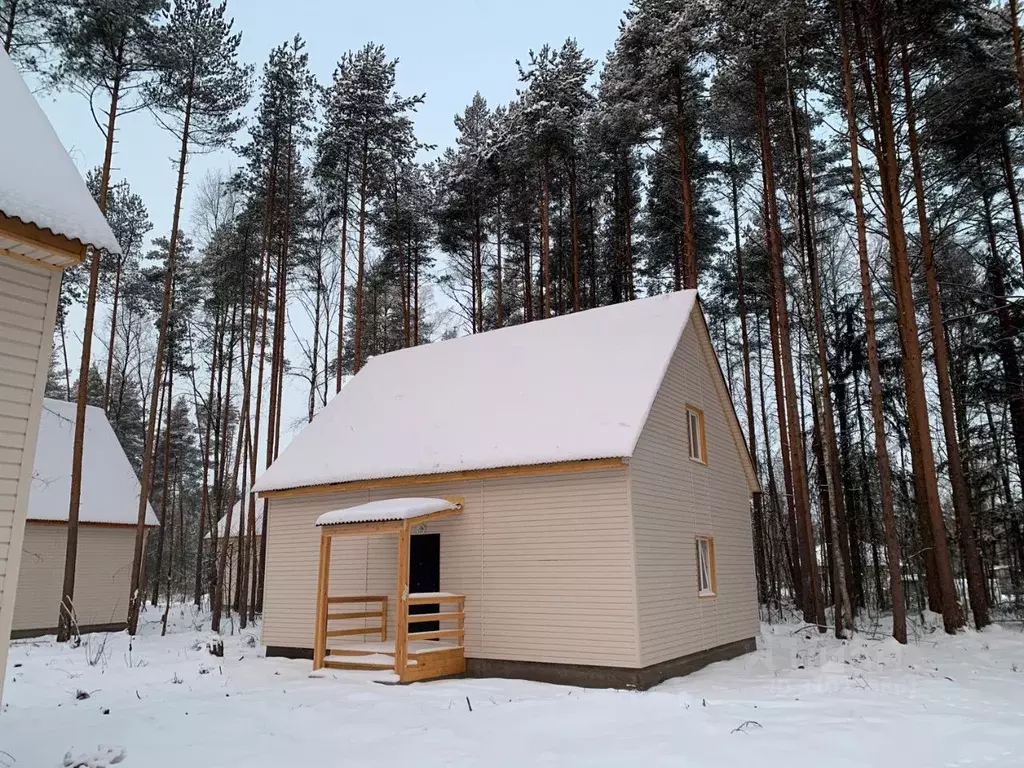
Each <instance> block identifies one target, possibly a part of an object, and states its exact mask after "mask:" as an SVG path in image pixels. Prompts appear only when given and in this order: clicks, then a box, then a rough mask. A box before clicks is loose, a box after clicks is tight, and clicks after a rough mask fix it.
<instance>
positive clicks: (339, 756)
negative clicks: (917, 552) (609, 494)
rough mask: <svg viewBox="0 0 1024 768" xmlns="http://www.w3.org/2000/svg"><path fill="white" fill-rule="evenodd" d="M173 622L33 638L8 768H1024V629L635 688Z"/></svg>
mask: <svg viewBox="0 0 1024 768" xmlns="http://www.w3.org/2000/svg"><path fill="white" fill-rule="evenodd" d="M173 618H174V624H175V625H176V626H175V631H174V632H173V633H172V634H169V635H168V636H167V637H165V638H161V637H160V636H159V624H158V623H156V622H157V621H158V616H157V614H156V613H155V612H151V613H149V614H147V615H146V619H145V621H146V627H145V628H144V631H143V632H142V634H141V635H140V636H139V637H138V638H136V639H135V641H134V643H133V644H132V645H131V646H129V642H128V637H127V636H126V635H124V634H118V635H107V636H102V635H93V636H91V637H89V638H87V642H83V644H82V646H81V647H79V648H71V647H69V646H62V645H57V644H56V643H54V642H53V639H52V638H46V639H43V640H40V641H22V642H18V643H16V644H15V645H14V647H13V648H12V650H11V655H10V661H9V662H8V669H7V684H6V687H5V690H4V713H3V715H0V750H2V751H0V766H17V767H18V768H21V767H26V768H50V766H59V765H61V762H62V759H63V756H64V754H65V752H67V751H68V750H69V749H71V750H74V753H75V754H76V755H77V754H79V753H83V752H87V751H95V749H96V746H97V745H98V744H103V745H116V746H117V747H121V748H124V750H126V754H127V757H126V758H125V759H124V761H123V762H122V763H120V764H119V765H121V766H126V768H170V767H171V766H173V767H174V768H180V767H181V766H197V767H200V768H202V767H209V768H218V767H220V766H246V767H247V768H271V767H273V768H282V766H327V765H331V766H334V765H337V766H362V765H371V764H372V765H375V766H410V765H487V766H526V765H534V764H538V763H540V764H549V765H559V766H563V765H588V766H597V765H599V766H620V765H643V766H663V765H664V766H668V765H671V766H714V767H715V768H722V766H727V767H728V766H757V768H770V767H772V766H784V767H785V768H793V766H803V765H827V766H829V768H843V767H844V766H889V765H892V766H900V767H901V768H906V767H907V766H910V767H912V768H913V767H917V766H974V765H984V766H1022V765H1024V633H1022V632H1021V631H1019V630H1018V629H1007V628H1000V627H993V628H991V629H988V630H986V631H985V632H983V633H974V632H967V633H964V634H961V635H958V636H956V637H952V638H949V637H946V636H944V635H943V634H942V633H940V632H935V633H927V632H921V633H919V637H918V639H917V640H916V641H915V642H913V643H912V644H911V645H910V646H909V647H907V648H901V647H900V646H898V645H897V644H896V643H894V642H893V641H892V640H889V639H884V638H875V637H872V636H870V635H866V634H862V635H859V636H858V638H857V639H856V640H854V641H852V642H851V643H848V644H841V643H839V642H837V641H835V640H834V639H831V638H830V637H827V636H826V637H821V636H819V635H818V634H817V633H815V632H811V631H807V630H804V631H799V625H782V626H774V627H769V626H765V627H764V629H763V631H762V636H761V638H760V639H759V641H758V644H759V647H760V650H759V651H758V652H757V653H755V654H750V655H748V656H745V657H743V658H740V659H735V660H733V661H729V662H724V663H721V664H716V665H714V666H711V667H708V668H706V669H704V670H703V671H701V672H698V673H696V674H694V675H691V676H689V677H685V678H680V679H677V680H672V681H669V682H667V683H665V684H664V685H662V686H660V687H658V688H656V689H654V690H652V691H648V692H646V693H637V692H626V691H598V690H581V689H570V688H562V687H557V686H549V685H541V684H536V683H526V682H520V681H508V680H458V681H441V682H433V683H420V684H416V685H412V686H407V687H399V686H385V685H380V684H378V683H375V682H373V681H372V680H371V679H370V678H369V677H368V676H366V674H364V673H343V672H335V673H330V674H327V675H325V676H323V677H310V674H309V672H310V667H309V663H308V662H304V661H286V660H281V659H266V658H263V654H262V649H260V648H259V647H258V645H257V644H256V635H255V634H254V633H253V632H252V631H246V632H243V633H241V634H239V633H236V634H234V635H233V636H228V637H225V647H226V652H225V656H224V658H223V659H217V658H214V657H211V656H210V655H209V654H208V653H207V652H206V651H205V649H204V643H205V641H206V639H207V638H208V634H207V633H204V632H203V631H201V629H198V628H197V627H198V626H199V618H196V617H193V616H192V615H191V611H190V609H176V610H175V611H174V612H173ZM104 638H105V640H106V642H105V645H104ZM90 661H94V662H95V663H94V664H91V663H90ZM80 692H81V693H80ZM86 694H87V695H88V698H83V696H84V695H86ZM470 707H472V709H470Z"/></svg>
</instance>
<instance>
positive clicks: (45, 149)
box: [0, 51, 120, 694]
mask: <svg viewBox="0 0 1024 768" xmlns="http://www.w3.org/2000/svg"><path fill="white" fill-rule="evenodd" d="M0 104H2V105H3V119H2V120H0V671H2V670H3V669H4V667H5V665H6V663H7V647H8V642H9V638H10V632H11V624H12V622H13V619H14V605H15V593H16V591H17V587H18V573H19V568H20V565H21V552H22V543H23V538H24V535H25V516H26V512H27V511H28V503H29V493H30V490H31V484H32V460H33V456H34V455H35V447H36V435H37V434H38V431H39V418H40V414H41V411H42V407H43V389H44V386H45V384H46V372H47V368H48V366H49V364H50V352H51V349H52V346H53V327H54V323H55V321H56V317H57V304H58V300H59V297H60V283H61V272H62V271H63V269H64V268H65V267H67V266H71V265H74V264H78V263H80V262H82V261H83V260H84V259H85V254H86V249H87V248H88V247H93V248H103V249H106V250H108V251H111V252H114V253H118V252H120V247H119V246H118V244H117V240H116V238H115V237H114V234H113V232H112V231H111V229H110V227H109V226H108V225H107V221H106V219H105V218H104V217H103V215H102V214H101V213H100V210H99V208H98V207H97V206H96V203H95V202H94V201H93V199H92V196H91V195H90V194H89V191H88V190H87V189H86V186H85V182H84V181H83V180H82V177H81V175H80V174H79V173H78V169H77V168H75V164H74V163H73V162H72V161H71V158H70V157H69V156H68V154H67V152H66V151H65V150H64V147H63V146H62V145H61V143H60V139H59V138H58V137H57V134H56V133H55V132H54V130H53V127H52V126H51V125H50V122H49V120H47V119H46V115H44V114H43V111H42V109H41V108H40V107H39V104H38V103H37V102H36V100H35V97H33V96H32V93H31V91H29V89H28V86H27V85H26V84H25V82H24V80H22V78H21V75H19V74H18V71H17V70H16V69H15V67H14V64H13V63H12V62H11V60H10V58H8V56H7V54H5V53H4V52H3V51H0ZM2 692H3V678H0V694H2Z"/></svg>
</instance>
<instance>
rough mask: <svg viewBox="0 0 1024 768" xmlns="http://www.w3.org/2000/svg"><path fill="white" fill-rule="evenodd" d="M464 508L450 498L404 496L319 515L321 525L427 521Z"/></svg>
mask: <svg viewBox="0 0 1024 768" xmlns="http://www.w3.org/2000/svg"><path fill="white" fill-rule="evenodd" d="M461 510H462V505H461V504H459V503H458V502H456V501H449V500H448V499H430V498H418V497H413V498H403V499H383V500H381V501H371V502H369V503H367V504H359V505H358V506H355V507H348V508H347V509H336V510H334V511H333V512H325V513H324V514H322V515H320V517H318V518H317V521H316V524H317V526H318V527H321V528H323V527H327V526H335V525H350V524H352V523H384V522H401V521H404V520H409V521H423V520H424V519H427V518H436V517H447V516H448V515H451V514H455V513H457V512H459V511H461Z"/></svg>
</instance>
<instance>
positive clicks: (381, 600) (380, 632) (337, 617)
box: [313, 595, 388, 669]
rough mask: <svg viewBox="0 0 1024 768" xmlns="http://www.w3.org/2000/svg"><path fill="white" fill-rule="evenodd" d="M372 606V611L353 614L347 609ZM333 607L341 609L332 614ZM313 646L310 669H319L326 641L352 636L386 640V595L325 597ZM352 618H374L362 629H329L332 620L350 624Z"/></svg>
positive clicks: (324, 652) (323, 660) (321, 664)
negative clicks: (325, 601) (374, 636)
mask: <svg viewBox="0 0 1024 768" xmlns="http://www.w3.org/2000/svg"><path fill="white" fill-rule="evenodd" d="M352 605H375V606H377V607H376V608H375V609H374V610H362V611H352V610H348V606H352ZM332 606H342V607H340V608H338V609H336V610H334V612H332ZM317 619H318V621H317V627H316V638H315V647H314V649H313V669H321V668H322V667H323V666H324V662H325V659H326V657H327V655H328V650H327V640H328V639H329V638H332V637H354V636H358V635H377V636H378V637H379V638H380V640H381V642H384V641H386V640H387V639H388V598H387V595H345V596H343V597H328V598H327V607H326V610H324V611H323V612H322V613H321V614H320V616H318V617H317ZM355 619H364V620H365V619H377V621H375V622H372V623H369V624H368V625H366V626H363V627H346V628H344V629H328V625H329V624H330V623H331V622H332V621H352V620H355Z"/></svg>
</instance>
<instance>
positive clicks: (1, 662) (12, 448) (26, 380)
mask: <svg viewBox="0 0 1024 768" xmlns="http://www.w3.org/2000/svg"><path fill="white" fill-rule="evenodd" d="M59 290H60V273H58V272H55V271H51V270H46V269H44V268H42V267H35V266H32V265H29V264H26V263H23V262H21V261H15V260H14V259H11V258H9V257H7V256H5V255H2V254H0V672H3V670H4V668H5V667H6V664H7V641H8V635H9V633H10V630H11V622H12V620H13V616H14V596H15V592H16V590H17V585H18V568H19V565H20V562H21V545H22V539H23V537H24V530H25V514H26V511H27V509H28V496H29V488H30V485H31V481H32V463H33V460H34V457H35V446H36V438H37V434H38V431H39V414H40V410H41V408H42V404H43V388H44V386H45V383H46V370H47V366H48V365H49V362H50V349H51V347H52V344H53V324H54V319H55V317H56V313H57V297H58V293H59ZM2 686H3V683H2V679H0V692H2Z"/></svg>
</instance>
